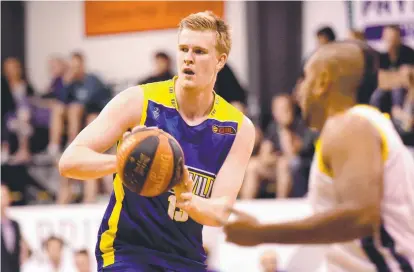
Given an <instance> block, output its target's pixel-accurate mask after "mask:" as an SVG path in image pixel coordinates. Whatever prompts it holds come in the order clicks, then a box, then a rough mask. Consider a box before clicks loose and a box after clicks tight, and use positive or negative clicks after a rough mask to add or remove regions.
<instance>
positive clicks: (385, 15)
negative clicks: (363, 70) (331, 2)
mask: <svg viewBox="0 0 414 272" xmlns="http://www.w3.org/2000/svg"><path fill="white" fill-rule="evenodd" d="M350 8H351V10H349V11H348V12H350V13H349V20H351V26H353V27H354V28H356V29H359V30H361V31H364V32H365V36H366V38H367V40H368V42H369V43H370V44H371V45H372V46H373V47H375V48H376V49H377V50H379V51H384V50H385V46H384V44H383V43H382V42H381V35H382V29H383V28H384V26H386V25H390V24H393V25H399V26H400V28H401V33H402V36H403V39H404V43H406V45H408V46H410V47H413V48H414V1H412V0H398V1H395V0H394V1H352V2H351V3H350Z"/></svg>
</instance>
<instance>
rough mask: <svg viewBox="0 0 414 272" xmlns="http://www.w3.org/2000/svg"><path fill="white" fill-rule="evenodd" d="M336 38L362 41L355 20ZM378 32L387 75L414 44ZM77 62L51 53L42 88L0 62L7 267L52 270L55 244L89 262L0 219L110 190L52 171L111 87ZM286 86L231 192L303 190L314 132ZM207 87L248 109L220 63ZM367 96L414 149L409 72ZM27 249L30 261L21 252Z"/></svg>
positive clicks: (161, 64)
mask: <svg viewBox="0 0 414 272" xmlns="http://www.w3.org/2000/svg"><path fill="white" fill-rule="evenodd" d="M344 38H346V39H354V40H359V41H361V42H365V39H364V34H363V33H362V32H359V31H355V30H351V31H350V33H349V37H341V39H344ZM382 38H383V40H384V42H385V44H386V45H387V51H386V52H383V53H378V55H379V60H380V68H381V69H383V70H389V71H395V72H396V74H395V75H396V76H406V75H407V73H409V65H414V50H413V49H412V48H410V47H408V46H406V45H404V43H403V41H402V39H401V35H400V29H399V28H398V27H395V26H389V27H386V28H385V29H384V32H383V36H382ZM336 39H337V37H336V35H335V32H334V30H333V29H332V28H330V27H323V28H321V29H319V30H318V31H317V32H316V33H315V40H316V41H317V44H318V45H323V44H327V43H330V42H333V41H335V40H336ZM86 62H87V56H84V55H82V53H81V52H73V53H72V54H71V55H70V56H69V57H68V58H64V57H59V56H51V58H50V61H49V63H48V64H47V65H48V68H49V71H50V73H49V74H50V85H49V88H48V90H47V92H39V90H34V89H33V87H32V86H31V84H30V81H29V79H28V77H27V76H26V75H25V74H24V72H23V70H22V66H21V63H20V61H19V60H18V59H16V58H14V57H9V58H7V59H6V60H5V61H4V63H3V67H2V68H3V72H2V78H1V81H2V82H1V84H2V86H1V88H2V92H1V100H2V102H1V103H2V107H1V111H2V117H1V118H2V120H1V124H2V127H1V133H2V134H1V164H2V207H1V209H2V210H1V211H2V214H1V215H2V220H1V222H2V236H1V237H2V260H6V259H7V260H11V261H10V267H12V268H11V270H10V271H18V269H17V268H13V267H16V265H18V266H20V265H19V264H22V263H24V265H23V266H22V271H25V267H26V270H27V271H33V270H30V269H31V268H30V265H33V263H36V265H37V267H39V266H41V267H43V268H42V270H41V271H53V269H52V268H53V267H64V266H65V265H67V264H65V263H63V261H62V260H67V258H62V256H63V255H64V254H69V255H70V256H71V262H72V263H71V264H70V265H73V264H76V267H78V268H77V269H79V271H88V269H87V267H88V266H89V264H88V263H89V261H90V260H89V258H90V257H89V254H88V252H87V251H85V250H80V251H77V252H69V251H64V249H65V243H64V241H62V240H60V239H59V238H58V237H50V238H49V239H47V240H46V241H44V244H43V251H42V252H40V253H36V252H34V253H33V252H31V251H30V249H29V248H28V247H27V245H26V244H25V242H24V239H21V237H20V231H19V227H18V225H17V223H16V222H15V221H12V220H9V219H7V215H6V212H5V210H6V209H7V207H8V206H9V205H28V204H37V203H56V204H70V203H79V202H82V203H93V202H97V201H98V200H99V198H100V197H107V196H108V195H109V194H110V192H111V191H112V180H111V177H105V178H103V179H102V180H95V181H89V182H82V183H81V182H79V181H75V180H68V179H64V178H62V177H60V176H59V175H58V174H57V175H56V171H57V170H56V164H57V162H58V160H59V157H60V155H61V154H62V152H63V150H64V149H65V147H66V146H67V145H68V144H70V143H71V141H73V139H74V138H75V137H76V135H77V134H78V133H79V132H80V131H81V130H82V128H83V127H84V126H86V125H87V124H89V123H90V122H92V121H93V120H94V119H95V118H96V117H97V115H98V114H99V112H100V111H101V110H102V109H103V107H104V106H105V105H106V103H107V102H108V101H109V100H110V99H111V98H112V97H113V96H114V95H115V94H116V93H115V91H114V90H113V87H112V86H110V85H109V84H106V83H105V82H104V81H103V80H102V79H101V78H100V77H99V76H97V75H95V74H93V73H91V72H89V71H87V69H86V67H87V65H86ZM154 66H155V69H153V70H154V71H155V72H154V73H153V74H151V75H149V76H148V77H147V78H145V79H137V84H144V83H150V82H154V81H161V80H168V79H171V78H172V77H173V72H172V71H173V69H172V63H171V58H170V56H168V54H166V53H164V52H156V53H155V54H154ZM294 89H295V86H292V89H291V90H274V93H275V96H274V97H273V100H272V101H271V109H272V116H273V119H272V121H271V122H270V123H269V124H268V125H266V127H259V125H257V127H256V131H257V133H256V144H255V148H254V153H253V156H252V158H251V161H250V164H249V166H248V169H247V171H246V175H245V180H244V183H243V186H242V189H241V191H240V194H239V198H240V199H253V198H289V197H303V196H305V195H306V193H307V190H308V176H309V172H310V167H311V161H312V157H313V154H314V142H315V140H316V139H317V138H318V133H317V132H315V131H312V130H310V129H309V128H308V127H307V126H306V124H305V123H304V121H303V120H302V118H301V115H300V110H299V108H298V105H297V103H296V101H295V99H294V96H293V95H292V94H293V93H294ZM215 91H216V92H217V93H218V94H219V95H221V96H222V97H223V98H224V99H226V100H227V101H229V102H231V103H232V104H233V105H234V106H236V107H238V108H239V109H240V110H242V111H243V112H244V113H245V114H247V115H249V113H248V112H247V110H246V109H247V107H246V103H247V94H248V93H249V92H248V91H246V90H245V89H244V88H243V87H242V86H241V84H240V83H239V81H238V80H237V77H236V76H235V75H234V73H233V71H232V69H231V67H230V66H229V65H226V66H225V67H224V68H223V70H222V71H221V72H220V73H219V75H218V78H217V82H216V86H215ZM39 93H42V95H39ZM370 104H371V105H372V106H374V107H377V108H378V109H380V110H381V111H383V112H385V113H388V114H389V115H390V116H391V119H392V121H393V123H394V124H395V127H396V128H397V131H398V133H399V134H400V136H401V138H402V140H403V141H404V143H405V144H406V145H407V146H408V147H410V149H411V150H414V80H413V78H412V77H411V85H408V87H407V86H400V87H398V88H393V89H391V90H386V89H377V90H376V91H375V92H374V94H373V95H372V97H370ZM112 151H113V150H112ZM413 153H414V152H413ZM53 173H54V174H53ZM3 254H5V255H3ZM272 254H273V255H272ZM270 255H272V256H273V257H272V258H270V259H272V260H273V259H275V258H276V257H274V253H272V252H267V253H266V254H264V256H263V260H262V263H263V266H264V267H265V266H269V267H272V268H271V269H270V270H267V269H265V268H264V271H275V269H276V268H275V266H276V263H275V261H268V259H269V256H270ZM30 256H32V258H29V257H30ZM28 259H30V261H27V262H25V260H28ZM269 263H270V264H269ZM27 267H29V268H27ZM83 267H86V268H83ZM2 268H3V261H2ZM2 270H3V269H2ZM5 271H6V270H5ZM61 271H65V270H64V269H63V270H61Z"/></svg>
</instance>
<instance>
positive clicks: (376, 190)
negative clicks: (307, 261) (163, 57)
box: [225, 115, 383, 245]
mask: <svg viewBox="0 0 414 272" xmlns="http://www.w3.org/2000/svg"><path fill="white" fill-rule="evenodd" d="M332 122H335V123H332ZM329 123H330V124H329ZM321 138H322V144H323V146H322V156H323V160H324V162H325V163H326V164H327V165H328V167H329V168H330V169H331V170H332V172H333V175H334V177H333V179H334V187H335V189H336V194H337V197H338V199H339V200H340V202H339V203H338V205H337V207H336V208H335V209H332V210H330V211H326V212H322V213H318V214H315V215H313V216H311V217H308V218H305V219H303V220H298V221H293V222H288V223H281V224H264V225H262V224H260V223H258V222H257V221H256V220H254V219H253V218H252V217H249V216H246V215H243V216H242V217H241V219H239V220H238V221H236V222H234V223H229V224H228V225H226V226H225V232H226V233H227V239H228V240H229V241H230V242H234V243H237V244H241V245H256V244H260V243H284V244H325V243H337V242H344V241H349V240H353V239H356V238H360V237H364V236H369V235H372V234H373V232H374V231H375V230H376V228H377V226H378V225H379V223H380V202H381V197H382V173H383V162H382V157H381V139H380V135H379V133H378V132H377V131H376V130H375V129H374V128H373V127H372V125H371V124H370V123H369V122H367V121H366V120H364V119H362V118H361V117H358V116H352V115H348V116H343V117H340V118H339V120H331V121H330V122H328V124H327V126H326V127H325V129H324V130H323V131H322V135H321ZM332 230H335V231H332Z"/></svg>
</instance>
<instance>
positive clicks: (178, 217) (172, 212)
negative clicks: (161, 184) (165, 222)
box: [168, 195, 188, 222]
mask: <svg viewBox="0 0 414 272" xmlns="http://www.w3.org/2000/svg"><path fill="white" fill-rule="evenodd" d="M176 201H177V199H176V198H175V195H170V196H169V197H168V203H169V204H168V215H169V216H170V218H171V220H175V221H177V222H185V221H187V220H188V213H186V212H185V211H183V210H181V209H179V210H178V211H176V207H175V203H176Z"/></svg>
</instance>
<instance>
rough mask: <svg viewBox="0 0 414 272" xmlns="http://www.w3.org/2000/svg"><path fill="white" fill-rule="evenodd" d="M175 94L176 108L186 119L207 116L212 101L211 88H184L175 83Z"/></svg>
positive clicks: (192, 119) (193, 119) (195, 119)
mask: <svg viewBox="0 0 414 272" xmlns="http://www.w3.org/2000/svg"><path fill="white" fill-rule="evenodd" d="M175 95H176V98H177V104H178V109H179V112H180V113H181V115H183V117H185V119H186V120H189V121H195V122H197V120H200V119H203V118H205V117H207V116H208V115H209V113H210V111H211V109H212V106H213V103H214V93H213V88H212V87H210V86H208V87H207V88H205V89H202V90H200V89H197V90H196V89H184V88H182V87H180V85H179V84H176V88H175Z"/></svg>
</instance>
